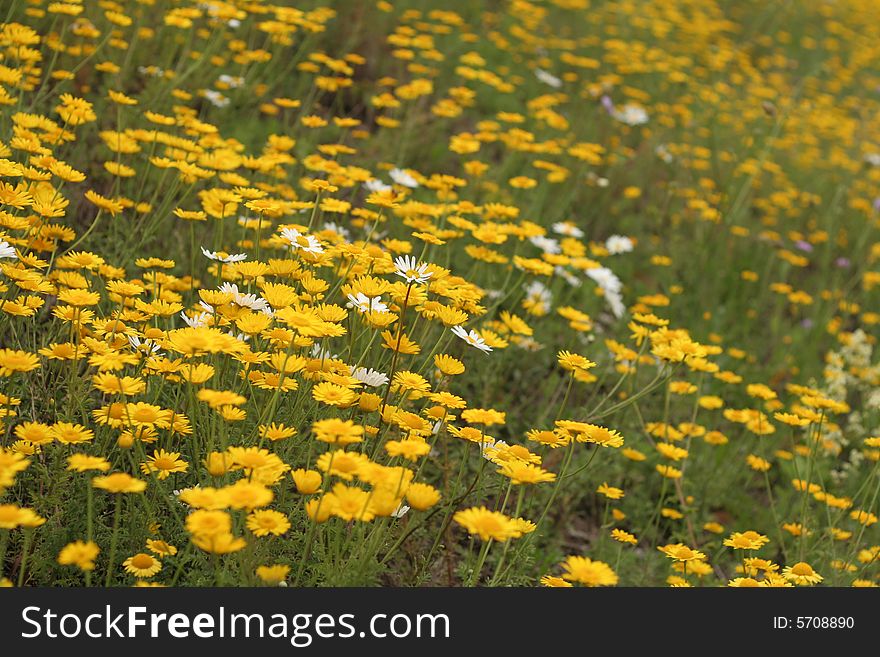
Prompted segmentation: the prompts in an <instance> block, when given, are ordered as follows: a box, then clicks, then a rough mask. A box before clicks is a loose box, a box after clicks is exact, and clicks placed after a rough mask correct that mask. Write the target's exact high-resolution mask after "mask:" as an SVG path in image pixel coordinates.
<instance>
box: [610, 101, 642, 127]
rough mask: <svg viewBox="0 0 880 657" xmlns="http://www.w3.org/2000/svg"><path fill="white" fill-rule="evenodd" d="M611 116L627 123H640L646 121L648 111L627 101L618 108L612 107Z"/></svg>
mask: <svg viewBox="0 0 880 657" xmlns="http://www.w3.org/2000/svg"><path fill="white" fill-rule="evenodd" d="M611 116H613V117H614V118H615V119H617V120H618V121H620V122H621V123H626V124H627V125H642V124H643V123H647V122H648V113H647V112H646V111H645V109H644V108H643V107H639V106H638V105H633V104H631V103H627V104H626V105H624V106H623V107H621V108H620V109H616V108H615V109H614V110H612V112H611Z"/></svg>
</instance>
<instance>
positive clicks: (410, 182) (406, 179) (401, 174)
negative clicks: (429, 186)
mask: <svg viewBox="0 0 880 657" xmlns="http://www.w3.org/2000/svg"><path fill="white" fill-rule="evenodd" d="M388 175H389V176H391V180H393V181H394V182H396V183H397V184H398V185H403V186H404V187H409V188H410V189H415V188H416V187H418V186H419V181H418V180H416V179H415V178H413V177H412V176H411V175H410V174H408V173H407V172H406V171H404V170H403V169H397V168H395V169H391V171H389V172H388Z"/></svg>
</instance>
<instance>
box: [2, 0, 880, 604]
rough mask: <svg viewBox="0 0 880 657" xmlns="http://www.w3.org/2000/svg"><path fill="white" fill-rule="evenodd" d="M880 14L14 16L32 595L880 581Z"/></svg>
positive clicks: (17, 312) (13, 485)
mask: <svg viewBox="0 0 880 657" xmlns="http://www.w3.org/2000/svg"><path fill="white" fill-rule="evenodd" d="M876 15H877V3H876V2H873V1H872V0H836V1H833V2H832V1H830V0H816V1H812V0H810V1H807V0H793V1H789V2H772V3H768V2H763V1H759V0H608V1H604V0H533V1H526V0H499V1H492V2H467V3H465V2H461V3H448V2H445V3H444V2H437V1H436V0H401V1H400V2H388V1H385V0H379V1H378V2H376V1H373V0H370V1H365V2H354V1H349V0H338V1H332V0H323V1H321V0H319V1H317V2H312V1H306V0H304V1H302V2H281V1H277V2H275V3H272V2H269V1H268V0H231V1H229V2H221V1H219V0H203V1H200V2H193V1H191V0H119V1H114V0H82V1H74V0H67V1H66V2H52V1H46V0H7V1H6V2H4V3H3V7H2V8H0V20H2V21H3V22H2V23H0V582H2V584H3V585H7V586H39V585H42V586H73V587H79V586H133V585H134V586H212V585H219V586H279V585H280V586H291V587H294V586H300V587H302V586H468V587H475V586H495V587H497V586H549V587H569V586H615V585H616V586H631V587H645V586H676V587H686V586H704V587H705V586H713V587H715V586H751V587H759V586H769V587H777V586H815V585H818V586H860V587H873V586H877V585H878V582H880V568H878V563H877V561H878V558H880V535H878V526H877V515H876V514H877V513H878V496H880V472H878V468H880V364H878V357H877V355H876V354H875V345H876V341H877V335H878V331H877V326H878V324H880V308H878V306H877V302H878V299H880V296H878V295H880V262H878V261H880V24H878V23H877V21H876Z"/></svg>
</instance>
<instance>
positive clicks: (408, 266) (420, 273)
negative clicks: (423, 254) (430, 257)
mask: <svg viewBox="0 0 880 657" xmlns="http://www.w3.org/2000/svg"><path fill="white" fill-rule="evenodd" d="M394 266H395V267H397V270H396V271H395V272H394V273H395V274H397V275H398V276H402V277H403V278H405V279H406V282H407V283H424V282H426V281H427V280H428V279H429V278H431V272H429V271H428V264H427V263H425V262H417V261H416V259H415V258H413V257H412V256H400V257H399V258H397V259H396V260H395V261H394Z"/></svg>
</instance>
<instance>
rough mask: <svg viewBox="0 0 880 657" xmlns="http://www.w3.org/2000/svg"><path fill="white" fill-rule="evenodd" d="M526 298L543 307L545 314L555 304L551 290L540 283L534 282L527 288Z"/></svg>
mask: <svg viewBox="0 0 880 657" xmlns="http://www.w3.org/2000/svg"><path fill="white" fill-rule="evenodd" d="M525 290H526V298H527V299H528V300H529V301H530V302H532V303H533V304H539V305H541V306H542V307H543V308H544V310H545V312H546V311H549V310H550V306H551V305H552V303H553V295H552V294H551V293H550V289H549V288H548V287H547V286H546V285H544V284H543V283H541V282H540V281H532V282H531V283H529V284H528V285H526V286H525Z"/></svg>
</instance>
